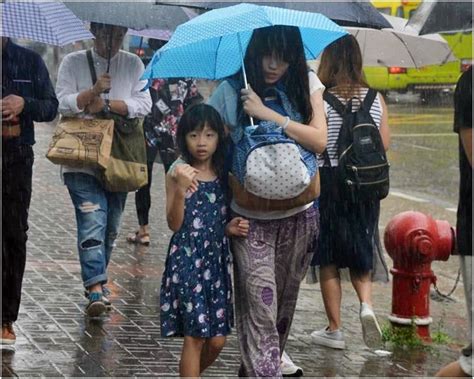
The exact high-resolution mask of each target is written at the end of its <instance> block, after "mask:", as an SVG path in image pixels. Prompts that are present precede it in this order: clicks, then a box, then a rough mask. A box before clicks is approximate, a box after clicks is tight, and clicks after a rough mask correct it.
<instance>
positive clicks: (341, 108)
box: [323, 91, 352, 116]
mask: <svg viewBox="0 0 474 379" xmlns="http://www.w3.org/2000/svg"><path fill="white" fill-rule="evenodd" d="M323 99H324V101H326V103H328V104H329V105H330V106H331V107H333V108H334V109H335V110H336V112H337V113H339V115H341V116H343V115H344V114H345V113H346V106H345V105H344V104H342V102H341V101H340V100H339V99H338V98H337V97H336V96H334V95H333V94H332V93H331V92H329V91H324V93H323ZM351 108H352V107H351Z"/></svg>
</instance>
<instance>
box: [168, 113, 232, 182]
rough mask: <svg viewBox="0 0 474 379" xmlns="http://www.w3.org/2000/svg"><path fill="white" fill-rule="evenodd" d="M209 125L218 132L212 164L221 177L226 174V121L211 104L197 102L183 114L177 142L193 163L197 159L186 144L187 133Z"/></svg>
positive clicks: (181, 151) (184, 155)
mask: <svg viewBox="0 0 474 379" xmlns="http://www.w3.org/2000/svg"><path fill="white" fill-rule="evenodd" d="M206 125H207V126H209V127H210V128H211V129H212V130H214V131H215V132H216V133H217V136H218V140H217V149H216V151H215V153H214V154H213V156H212V166H213V168H214V170H215V171H216V174H217V176H218V177H219V178H222V177H223V174H224V158H225V152H226V147H225V132H224V123H223V122H222V118H221V116H220V115H219V113H218V112H217V111H216V110H215V109H214V108H213V107H211V106H210V105H207V104H196V105H192V106H190V107H189V108H188V109H186V111H185V112H184V114H183V115H182V116H181V119H180V120H179V124H178V130H177V132H176V143H177V145H178V150H179V151H180V153H181V156H182V157H183V159H184V160H185V161H186V162H187V163H189V164H190V165H192V164H193V163H194V161H195V159H194V157H193V156H192V155H191V153H190V152H189V150H188V146H187V145H186V134H188V133H190V132H192V131H194V130H202V129H203V128H204V127H205V126H206Z"/></svg>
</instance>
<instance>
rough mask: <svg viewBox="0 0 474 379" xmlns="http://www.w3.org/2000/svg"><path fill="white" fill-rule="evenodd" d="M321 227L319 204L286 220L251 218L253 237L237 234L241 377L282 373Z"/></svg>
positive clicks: (236, 270) (236, 299)
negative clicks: (315, 240)
mask: <svg viewBox="0 0 474 379" xmlns="http://www.w3.org/2000/svg"><path fill="white" fill-rule="evenodd" d="M318 231H319V211H318V210H317V209H315V208H313V207H311V208H309V209H307V210H306V211H304V212H301V213H298V214H296V215H294V216H291V217H288V218H284V219H281V220H268V221H267V220H255V219H251V220H250V231H249V235H248V237H247V238H233V240H232V253H233V256H234V287H235V308H236V320H237V333H238V338H239V344H240V353H241V357H242V358H241V359H242V364H241V367H240V371H239V375H240V376H255V377H281V371H280V356H281V352H282V351H283V349H284V346H285V343H286V339H287V338H288V332H289V331H290V326H291V322H292V320H293V314H294V312H295V307H296V301H297V298H298V291H299V288H300V284H301V281H302V280H303V278H304V276H305V274H306V271H307V269H308V266H309V263H310V261H311V258H312V254H311V253H310V250H311V249H310V248H309V247H310V244H311V242H312V241H313V238H314V236H315V233H317V232H318Z"/></svg>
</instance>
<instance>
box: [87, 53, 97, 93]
mask: <svg viewBox="0 0 474 379" xmlns="http://www.w3.org/2000/svg"><path fill="white" fill-rule="evenodd" d="M86 56H87V62H88V63H89V71H90V73H91V77H92V85H94V84H95V82H96V81H97V74H96V72H95V67H94V60H93V59H92V50H91V49H89V50H87V51H86Z"/></svg>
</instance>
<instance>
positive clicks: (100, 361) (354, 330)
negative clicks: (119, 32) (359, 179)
mask: <svg viewBox="0 0 474 379" xmlns="http://www.w3.org/2000/svg"><path fill="white" fill-rule="evenodd" d="M389 110H390V114H391V118H390V120H391V126H392V133H393V138H392V151H391V153H390V158H391V161H392V171H391V176H392V193H391V195H390V196H389V197H388V198H387V199H386V200H384V201H383V203H382V214H381V220H380V229H381V233H383V229H384V227H385V225H386V224H387V222H388V220H389V219H390V218H391V217H393V216H394V215H395V214H397V213H399V212H401V211H404V210H420V211H423V212H427V213H430V214H432V215H433V216H434V217H436V218H441V219H445V220H448V221H449V222H450V223H451V224H452V225H453V224H454V222H455V215H456V214H455V212H454V209H455V207H456V198H457V190H456V188H457V180H458V178H457V159H456V153H457V147H456V146H457V145H456V138H455V137H453V136H452V135H449V133H450V131H451V125H452V109H450V107H449V105H446V106H445V107H441V108H430V109H428V110H427V109H426V108H425V109H423V111H420V110H419V109H418V108H413V107H412V106H411V105H409V106H406V105H404V104H399V103H392V104H390V105H389ZM423 112H425V113H426V112H429V114H424V113H423ZM52 131H53V126H51V125H48V124H40V125H37V130H36V133H37V144H36V146H35V153H36V162H35V167H34V178H33V199H32V205H31V211H30V232H29V241H28V259H27V267H26V273H25V278H24V288H23V298H22V306H21V309H20V316H19V320H18V322H17V323H16V324H15V328H16V332H17V343H16V352H14V353H12V352H7V351H5V350H4V351H2V376H14V375H17V376H20V377H30V376H42V377H58V376H86V377H98V376H114V377H128V376H150V377H151V376H153V377H165V376H177V375H178V359H179V355H180V348H181V340H180V339H163V338H161V337H160V328H159V307H158V303H159V300H158V294H159V286H160V278H161V273H162V270H163V264H164V260H165V254H166V248H167V244H168V241H169V238H170V236H171V233H170V231H169V230H168V229H167V227H166V222H165V210H164V185H163V179H164V175H163V171H162V168H161V166H159V165H155V168H154V178H153V181H154V184H153V188H152V204H153V205H152V213H151V238H152V243H151V246H150V247H142V246H133V245H130V244H128V243H127V242H126V241H125V237H126V235H127V233H129V232H132V231H134V230H135V227H136V216H135V208H134V198H133V194H131V195H129V198H128V201H127V206H126V211H125V213H124V217H123V224H122V233H121V236H120V238H119V239H118V240H117V247H116V249H115V250H114V252H113V255H112V260H111V264H110V266H109V276H110V280H111V282H110V289H111V291H112V295H111V296H110V299H111V301H112V304H113V309H112V311H111V312H110V313H109V315H108V317H107V318H105V319H103V320H102V321H92V320H88V319H87V317H85V315H84V307H85V305H86V299H85V298H84V296H83V289H82V284H81V279H80V268H79V263H78V257H77V252H76V246H75V245H76V239H75V218H74V213H73V208H72V206H71V202H70V199H69V196H68V194H67V191H66V187H65V186H63V185H62V184H61V181H60V177H59V169H58V167H57V166H54V165H53V164H51V163H50V162H49V161H47V160H46V158H45V157H44V155H45V153H46V149H47V144H48V141H49V139H50V137H51V134H52ZM456 258H457V257H451V258H450V260H449V261H448V262H436V263H435V264H434V265H433V267H434V271H435V273H436V274H437V276H438V287H439V288H440V290H441V291H443V292H448V291H449V290H450V289H451V287H452V286H453V285H454V282H455V279H456V274H457V269H458V261H457V259H456ZM387 262H388V264H389V266H391V261H390V258H388V257H387ZM391 291H392V290H391V283H388V284H383V283H375V284H374V288H373V296H374V309H375V311H376V313H377V315H378V317H379V321H380V322H381V324H387V316H388V314H389V313H390V308H391ZM452 298H453V299H454V302H435V301H431V311H432V312H431V313H432V316H433V319H434V322H433V324H432V328H431V329H432V331H441V332H443V333H445V334H447V335H449V337H450V339H451V340H450V342H449V343H447V344H442V345H432V348H430V349H429V350H426V349H425V350H422V349H415V350H403V349H402V350H395V351H394V354H393V355H391V356H389V357H379V356H377V355H376V354H375V353H374V352H373V351H370V350H369V349H368V348H365V347H364V345H363V341H362V336H361V326H360V323H359V320H358V310H359V305H358V302H357V300H356V296H355V293H354V291H353V290H352V288H351V286H350V284H349V283H344V287H343V305H342V319H343V324H344V326H343V328H344V332H345V335H346V343H347V349H346V350H344V351H336V350H331V349H328V348H324V347H318V346H316V345H314V344H312V342H311V338H310V336H309V334H310V333H311V332H312V331H313V330H315V329H320V328H322V327H324V326H325V325H326V318H325V313H324V309H323V303H322V299H321V293H320V290H319V287H318V286H317V285H310V284H306V283H304V284H303V285H302V289H301V292H300V296H299V300H298V305H297V310H296V315H295V319H294V323H293V326H292V330H291V335H290V338H289V341H288V344H287V349H286V351H287V352H288V353H289V354H290V355H291V356H292V358H293V360H294V361H295V362H296V363H297V364H299V365H301V366H302V367H303V368H304V370H305V374H306V376H315V377H319V376H338V377H347V376H377V377H382V376H431V375H433V374H434V373H435V372H436V371H437V369H438V368H439V367H441V366H442V365H444V364H445V363H447V362H449V361H451V360H454V359H456V358H457V356H458V349H459V348H460V347H461V346H462V345H463V344H464V342H465V338H467V322H466V320H465V302H464V298H463V292H462V283H459V285H458V287H457V289H456V290H455V291H454V294H453V295H452ZM238 365H239V352H238V347H237V341H236V337H235V331H234V333H233V334H232V335H231V336H230V337H229V340H228V344H227V346H226V347H225V349H224V351H223V352H222V354H221V356H220V357H219V359H218V360H217V362H216V363H215V364H214V365H213V366H212V367H211V368H209V369H208V370H207V371H206V372H205V376H219V377H223V376H226V377H231V376H235V375H236V372H237V368H238Z"/></svg>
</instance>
